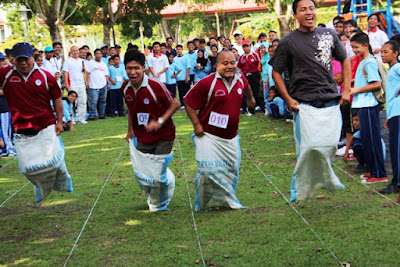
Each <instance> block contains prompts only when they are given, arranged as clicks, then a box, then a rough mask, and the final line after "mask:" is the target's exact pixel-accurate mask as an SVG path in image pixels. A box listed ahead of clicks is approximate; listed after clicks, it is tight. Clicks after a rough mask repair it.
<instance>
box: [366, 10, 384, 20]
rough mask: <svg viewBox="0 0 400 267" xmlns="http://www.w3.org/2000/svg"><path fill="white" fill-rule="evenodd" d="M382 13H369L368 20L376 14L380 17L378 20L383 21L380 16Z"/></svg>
mask: <svg viewBox="0 0 400 267" xmlns="http://www.w3.org/2000/svg"><path fill="white" fill-rule="evenodd" d="M380 14H381V13H379V12H378V13H372V14H371V15H369V16H368V20H369V19H370V18H371V17H372V16H376V18H377V19H378V22H381V19H380V18H379V15H380Z"/></svg>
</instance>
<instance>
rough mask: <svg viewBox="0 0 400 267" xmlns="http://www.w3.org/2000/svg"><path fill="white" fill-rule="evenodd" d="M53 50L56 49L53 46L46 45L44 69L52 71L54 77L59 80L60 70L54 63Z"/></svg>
mask: <svg viewBox="0 0 400 267" xmlns="http://www.w3.org/2000/svg"><path fill="white" fill-rule="evenodd" d="M53 52H54V49H53V47H51V46H46V47H45V49H44V55H45V56H44V59H43V67H42V68H43V69H45V70H47V71H48V72H50V74H51V75H53V77H54V78H55V79H56V80H58V79H59V78H60V72H59V71H58V70H57V69H56V68H55V66H54V65H53V64H52V61H53Z"/></svg>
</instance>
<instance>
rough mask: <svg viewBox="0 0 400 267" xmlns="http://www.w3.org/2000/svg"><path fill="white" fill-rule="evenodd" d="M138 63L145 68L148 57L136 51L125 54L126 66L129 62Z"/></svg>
mask: <svg viewBox="0 0 400 267" xmlns="http://www.w3.org/2000/svg"><path fill="white" fill-rule="evenodd" d="M131 61H136V62H137V63H139V64H140V65H142V66H144V65H145V62H146V57H145V56H144V54H143V53H141V52H139V51H136V50H129V51H127V52H126V53H125V57H124V64H125V66H126V65H128V63H129V62H131Z"/></svg>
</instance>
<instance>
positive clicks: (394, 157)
mask: <svg viewBox="0 0 400 267" xmlns="http://www.w3.org/2000/svg"><path fill="white" fill-rule="evenodd" d="M389 146H390V158H391V161H392V170H393V180H392V183H391V184H392V185H394V186H400V174H399V168H400V116H395V117H392V118H390V119H389Z"/></svg>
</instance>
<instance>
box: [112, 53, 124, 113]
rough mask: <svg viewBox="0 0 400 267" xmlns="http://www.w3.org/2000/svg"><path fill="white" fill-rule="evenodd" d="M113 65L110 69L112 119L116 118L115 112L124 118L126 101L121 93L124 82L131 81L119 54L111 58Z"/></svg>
mask: <svg viewBox="0 0 400 267" xmlns="http://www.w3.org/2000/svg"><path fill="white" fill-rule="evenodd" d="M111 58H112V60H113V65H112V66H110V67H109V71H110V83H111V88H110V113H111V117H115V111H117V112H118V115H119V116H121V117H123V116H125V113H124V100H123V96H122V93H121V90H120V89H121V86H122V84H123V83H124V81H127V80H129V78H128V75H127V74H126V71H125V67H124V65H123V64H121V63H120V61H121V59H120V56H119V55H118V54H116V55H114V56H112V57H111Z"/></svg>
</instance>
